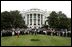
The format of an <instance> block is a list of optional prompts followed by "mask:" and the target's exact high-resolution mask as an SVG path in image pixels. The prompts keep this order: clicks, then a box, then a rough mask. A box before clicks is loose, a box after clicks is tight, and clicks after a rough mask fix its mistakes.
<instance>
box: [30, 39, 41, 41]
mask: <svg viewBox="0 0 72 47" xmlns="http://www.w3.org/2000/svg"><path fill="white" fill-rule="evenodd" d="M31 41H40V39H31Z"/></svg>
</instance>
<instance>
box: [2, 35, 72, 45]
mask: <svg viewBox="0 0 72 47" xmlns="http://www.w3.org/2000/svg"><path fill="white" fill-rule="evenodd" d="M1 46H71V38H70V37H59V36H48V35H20V36H19V38H18V37H17V36H9V37H1Z"/></svg>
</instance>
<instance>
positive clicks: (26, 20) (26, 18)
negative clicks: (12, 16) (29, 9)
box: [25, 15, 27, 25]
mask: <svg viewBox="0 0 72 47" xmlns="http://www.w3.org/2000/svg"><path fill="white" fill-rule="evenodd" d="M25 24H26V25H27V15H26V16H25Z"/></svg>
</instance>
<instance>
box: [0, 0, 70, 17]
mask: <svg viewBox="0 0 72 47" xmlns="http://www.w3.org/2000/svg"><path fill="white" fill-rule="evenodd" d="M31 8H38V9H41V10H46V11H56V12H59V11H62V12H63V13H64V14H66V15H67V17H68V18H71V1H1V12H3V11H12V10H19V11H23V10H29V9H31Z"/></svg>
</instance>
